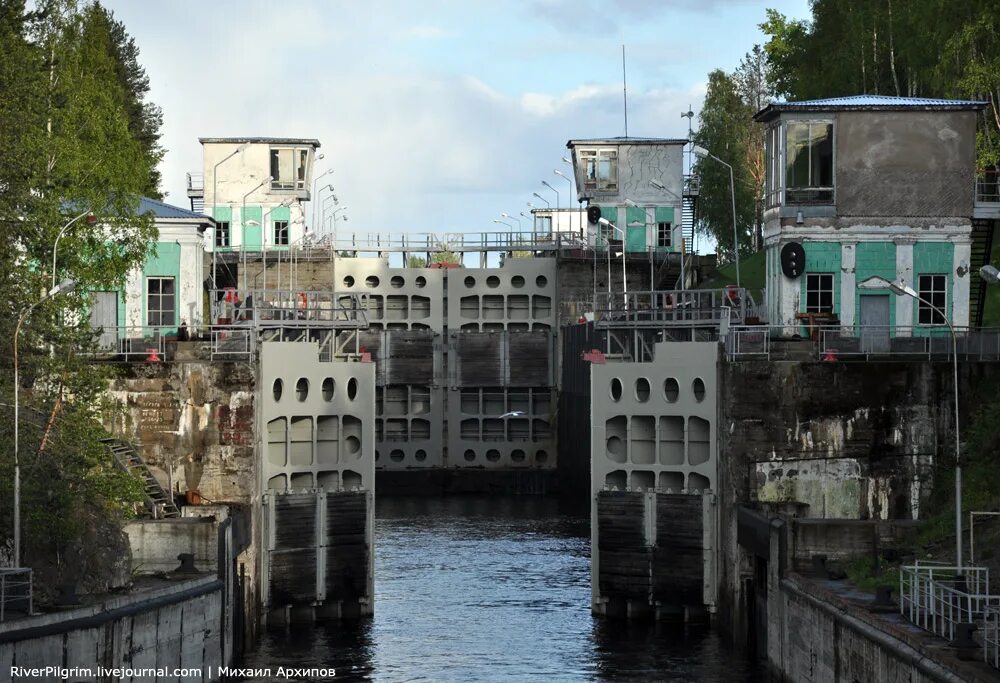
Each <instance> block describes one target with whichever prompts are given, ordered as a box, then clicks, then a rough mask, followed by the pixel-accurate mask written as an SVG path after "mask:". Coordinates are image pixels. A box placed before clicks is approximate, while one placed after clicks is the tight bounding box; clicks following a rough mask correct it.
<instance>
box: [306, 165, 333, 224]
mask: <svg viewBox="0 0 1000 683" xmlns="http://www.w3.org/2000/svg"><path fill="white" fill-rule="evenodd" d="M322 158H323V155H322V154H320V155H319V157H318V158H317V161H318V160H319V159H322ZM331 173H333V169H332V168H328V169H327V170H325V171H323V172H322V173H320V174H319V175H318V176H316V179H315V180H313V196H312V198H311V203H312V224H313V227H316V205H317V204H319V195H320V193H321V192H322V191H323V190H325V189H326V188H327V187H329V188H330V189H333V185H325V186H324V187H321V188H319V189H318V190H317V189H316V186H317V185H319V179H320V178H322V177H323V176H326V175H329V174H331Z"/></svg>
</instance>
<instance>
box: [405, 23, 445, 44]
mask: <svg viewBox="0 0 1000 683" xmlns="http://www.w3.org/2000/svg"><path fill="white" fill-rule="evenodd" d="M403 34H404V35H406V36H408V37H410V38H416V39H418V40H441V39H443V38H450V37H451V36H453V35H455V34H454V32H452V31H448V30H446V29H443V28H441V27H440V26H431V25H429V24H424V25H419V26H411V27H410V28H408V29H406V30H405V31H404V32H403Z"/></svg>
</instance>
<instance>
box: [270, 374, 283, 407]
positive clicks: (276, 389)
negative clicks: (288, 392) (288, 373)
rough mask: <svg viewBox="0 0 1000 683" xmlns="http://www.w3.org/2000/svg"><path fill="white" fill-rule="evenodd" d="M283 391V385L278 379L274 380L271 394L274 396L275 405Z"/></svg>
mask: <svg viewBox="0 0 1000 683" xmlns="http://www.w3.org/2000/svg"><path fill="white" fill-rule="evenodd" d="M284 390H285V383H284V382H282V381H281V380H280V379H276V380H274V384H272V385H271V393H272V394H273V395H274V401H275V402H276V403H277V402H278V401H280V400H281V393H282V392H283V391H284Z"/></svg>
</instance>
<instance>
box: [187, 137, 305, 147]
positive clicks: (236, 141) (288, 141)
mask: <svg viewBox="0 0 1000 683" xmlns="http://www.w3.org/2000/svg"><path fill="white" fill-rule="evenodd" d="M198 142H200V143H201V144H203V145H204V144H205V143H210V144H211V143H224V144H233V145H242V144H244V143H246V144H251V145H252V144H258V143H259V144H268V145H310V146H311V147H319V146H320V144H319V140H317V139H316V138H262V137H235V138H198Z"/></svg>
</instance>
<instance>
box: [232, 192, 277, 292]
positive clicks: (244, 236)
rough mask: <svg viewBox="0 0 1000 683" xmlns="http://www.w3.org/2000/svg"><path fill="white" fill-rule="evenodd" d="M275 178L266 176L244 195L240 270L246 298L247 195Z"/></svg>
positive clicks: (241, 218) (241, 213)
mask: <svg viewBox="0 0 1000 683" xmlns="http://www.w3.org/2000/svg"><path fill="white" fill-rule="evenodd" d="M272 180H274V178H272V177H271V176H268V177H266V178H264V179H263V180H262V181H260V182H259V183H258V184H257V186H256V187H254V188H253V189H252V190H250V191H249V192H247V193H246V194H245V195H243V205H242V208H241V209H240V256H242V259H241V260H242V262H243V264H242V265H241V266H240V270H242V271H243V297H244V298H246V290H247V197H249V196H250V195H252V194H253V193H254V192H256V191H257V190H259V189H260V188H262V187H264V185H266V184H267V183H269V182H271V181H272ZM260 233H261V234H260V237H261V241H263V239H264V228H263V226H261V229H260Z"/></svg>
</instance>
